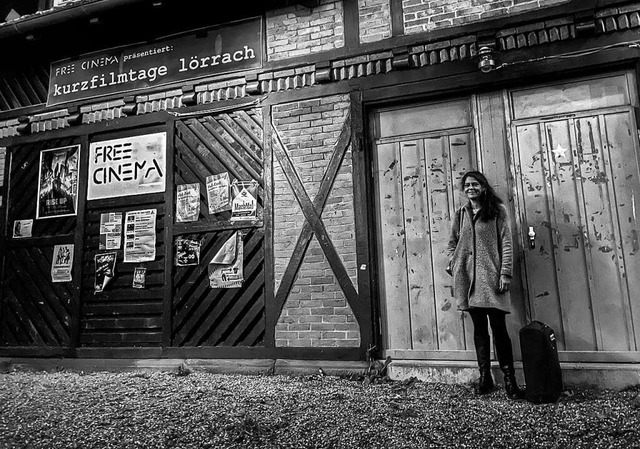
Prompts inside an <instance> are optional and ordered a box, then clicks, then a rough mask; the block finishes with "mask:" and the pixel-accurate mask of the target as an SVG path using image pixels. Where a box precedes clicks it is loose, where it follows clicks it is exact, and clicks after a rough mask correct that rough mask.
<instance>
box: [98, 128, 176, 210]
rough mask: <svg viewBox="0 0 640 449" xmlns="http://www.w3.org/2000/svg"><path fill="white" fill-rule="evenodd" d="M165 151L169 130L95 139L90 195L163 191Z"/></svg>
mask: <svg viewBox="0 0 640 449" xmlns="http://www.w3.org/2000/svg"><path fill="white" fill-rule="evenodd" d="M166 154H167V133H166V132H162V133H155V134H145V135H142V136H131V137H124V138H121V139H114V140H105V141H102V142H93V143H92V144H91V145H89V186H88V188H87V199H88V200H98V199H101V198H113V197H121V196H130V195H142V194H145V193H158V192H164V188H165V179H166V177H165V172H166Z"/></svg>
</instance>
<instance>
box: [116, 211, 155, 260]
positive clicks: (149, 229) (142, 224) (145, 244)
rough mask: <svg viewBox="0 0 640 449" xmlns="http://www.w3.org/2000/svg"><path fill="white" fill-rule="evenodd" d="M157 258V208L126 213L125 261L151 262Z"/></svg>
mask: <svg viewBox="0 0 640 449" xmlns="http://www.w3.org/2000/svg"><path fill="white" fill-rule="evenodd" d="M155 258H156V210H155V209H145V210H134V211H130V212H127V214H126V215H125V234H124V261H125V262H126V263H138V262H149V261H153V260H155Z"/></svg>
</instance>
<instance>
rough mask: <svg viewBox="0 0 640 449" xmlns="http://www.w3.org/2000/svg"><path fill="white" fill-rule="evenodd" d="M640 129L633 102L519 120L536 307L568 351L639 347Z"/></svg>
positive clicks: (527, 257) (527, 255) (535, 313)
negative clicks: (639, 133) (639, 200)
mask: <svg viewBox="0 0 640 449" xmlns="http://www.w3.org/2000/svg"><path fill="white" fill-rule="evenodd" d="M635 130H636V125H635V123H634V116H633V112H632V110H631V108H629V107H619V108H608V109H604V110H599V111H585V112H582V113H579V114H575V115H573V116H572V117H567V116H566V115H565V116H562V117H558V118H548V119H546V120H544V121H543V120H539V119H532V120H531V119H530V120H528V121H527V120H523V121H515V122H514V123H513V136H514V146H515V148H516V149H517V153H518V154H517V161H516V165H517V167H516V175H517V178H518V186H517V188H518V196H519V198H520V207H521V211H522V214H523V220H522V221H523V222H522V232H523V233H524V235H523V241H525V242H528V240H527V239H528V236H527V234H528V233H529V230H530V229H531V230H533V232H535V246H533V245H528V244H527V243H525V249H524V261H525V270H526V275H527V287H528V293H529V301H530V308H531V315H532V319H538V320H541V321H544V322H546V323H548V324H549V325H550V326H551V327H553V328H554V330H555V331H556V334H557V337H558V341H559V349H560V350H564V351H636V350H637V345H638V332H639V331H640V301H639V300H638V296H637V294H635V293H633V292H637V291H638V287H640V264H639V263H638V260H637V258H638V255H637V253H638V240H637V230H638V223H637V216H638V212H640V210H639V205H638V204H637V198H636V197H637V195H638V192H640V179H639V176H638V144H637V137H636V135H635Z"/></svg>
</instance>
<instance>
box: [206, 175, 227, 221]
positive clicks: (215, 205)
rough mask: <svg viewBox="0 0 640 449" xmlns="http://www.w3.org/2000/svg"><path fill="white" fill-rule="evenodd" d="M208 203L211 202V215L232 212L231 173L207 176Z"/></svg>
mask: <svg viewBox="0 0 640 449" xmlns="http://www.w3.org/2000/svg"><path fill="white" fill-rule="evenodd" d="M207 201H208V202H209V214H211V215H213V214H217V213H218V212H223V211H225V210H231V198H230V196H229V173H227V172H224V173H220V174H219V175H212V176H207Z"/></svg>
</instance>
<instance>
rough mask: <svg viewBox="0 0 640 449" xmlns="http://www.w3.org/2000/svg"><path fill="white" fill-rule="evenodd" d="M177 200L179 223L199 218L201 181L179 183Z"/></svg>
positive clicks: (177, 218) (177, 219)
mask: <svg viewBox="0 0 640 449" xmlns="http://www.w3.org/2000/svg"><path fill="white" fill-rule="evenodd" d="M176 200H177V201H176V202H177V204H176V221H177V222H178V223H184V222H187V221H197V220H198V216H199V215H200V184H199V183H195V184H182V185H179V186H178V192H177V196H176Z"/></svg>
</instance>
